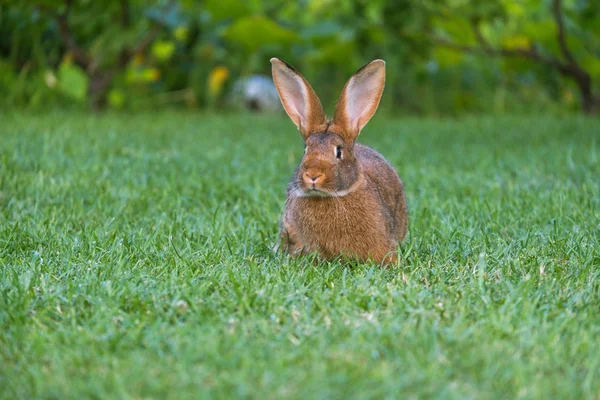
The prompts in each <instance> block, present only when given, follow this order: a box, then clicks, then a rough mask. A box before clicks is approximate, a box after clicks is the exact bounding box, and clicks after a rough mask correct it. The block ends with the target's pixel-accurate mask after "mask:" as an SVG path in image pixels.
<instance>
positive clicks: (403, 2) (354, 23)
mask: <svg viewBox="0 0 600 400" xmlns="http://www.w3.org/2000/svg"><path fill="white" fill-rule="evenodd" d="M275 56H276V57H279V58H282V59H284V60H286V61H287V62H289V63H290V64H292V65H293V66H295V67H296V68H297V69H298V70H299V71H301V72H302V73H303V74H304V75H305V76H306V77H307V78H308V80H309V81H310V82H311V84H312V85H313V87H314V88H315V90H316V91H317V93H318V94H319V96H320V97H321V99H322V101H323V103H324V105H325V107H326V110H327V111H328V112H329V113H331V108H332V104H333V102H334V101H335V100H336V98H337V96H338V94H339V92H340V91H341V88H342V87H343V84H344V82H345V81H346V80H347V79H348V78H349V76H350V75H351V74H352V73H353V72H354V71H356V69H358V68H359V67H361V66H362V65H363V64H365V63H367V62H369V61H370V60H372V59H375V58H383V59H385V60H386V62H387V74H388V75H387V86H386V95H385V96H384V102H383V103H382V108H383V110H385V111H387V112H391V111H392V110H393V112H394V113H395V114H418V115H427V116H436V115H461V114H473V113H495V114H498V113H515V112H518V113H529V112H547V113H572V112H584V113H595V112H597V111H598V109H599V108H600V106H599V104H600V90H599V86H600V84H599V83H598V82H599V81H600V1H598V0H521V1H517V0H498V1H497V0H395V1H391V0H390V1H385V0H335V1H334V0H300V1H287V0H286V1H284V0H273V1H264V0H248V1H238V0H204V1H190V0H163V1H138V0H113V1H100V0H39V1H23V0H21V1H8V2H6V1H5V2H3V3H1V5H0V93H1V96H0V106H1V107H2V108H4V109H10V108H11V107H13V108H19V109H29V110H33V111H36V110H47V109H52V108H62V109H65V108H66V109H82V110H111V109H112V110H126V111H143V110H155V109H165V108H180V109H197V110H202V109H208V110H221V111H226V110H230V109H239V108H245V109H249V110H252V111H257V112H265V113H268V112H280V110H281V107H280V105H279V100H278V98H277V95H276V92H274V88H273V86H272V83H271V79H270V67H271V65H270V63H269V59H270V58H271V57H275ZM383 110H382V111H383ZM385 111H384V112H385Z"/></svg>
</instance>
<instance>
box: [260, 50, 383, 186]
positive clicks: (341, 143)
mask: <svg viewBox="0 0 600 400" xmlns="http://www.w3.org/2000/svg"><path fill="white" fill-rule="evenodd" d="M271 64H272V65H273V80H274V81H275V86H276V87H277V91H278V92H279V97H280V98H281V103H282V104H283V108H284V109H285V111H286V112H287V114H288V115H289V117H290V118H291V119H292V121H293V122H294V124H296V126H297V127H298V130H299V131H300V134H301V135H302V138H303V139H304V144H305V152H304V157H302V161H301V163H300V166H299V167H298V169H297V171H296V179H295V182H294V189H295V190H296V192H297V193H296V194H297V195H298V196H302V197H313V196H315V197H330V196H344V195H346V194H348V193H350V192H351V191H352V190H353V188H354V187H355V186H356V185H358V184H360V182H361V181H362V177H363V171H362V167H361V165H360V163H359V162H358V160H357V159H356V157H355V155H354V143H355V141H356V138H357V137H358V135H359V134H360V131H361V129H362V128H363V127H364V126H365V125H366V123H367V122H368V121H369V120H370V119H371V117H372V116H373V114H375V111H376V110H377V106H378V105H379V100H380V99H381V95H382V93H383V87H384V85H385V62H384V61H382V60H375V61H372V62H371V63H369V64H367V65H365V66H364V67H362V68H361V69H360V70H358V72H356V73H355V74H354V75H353V76H352V77H351V78H350V80H349V81H348V82H347V83H346V86H345V87H344V90H343V91H342V94H341V96H340V99H339V100H338V103H337V106H336V110H335V114H334V118H333V120H327V119H326V118H325V114H324V113H323V107H322V106H321V102H320V101H319V98H318V97H317V95H316V93H315V91H314V90H313V88H312V87H311V86H310V84H309V83H308V82H307V81H306V79H305V78H304V77H303V76H302V75H300V74H299V73H298V72H297V71H296V70H294V68H292V67H291V66H289V65H288V64H286V63H285V62H283V61H281V60H279V59H277V58H273V59H271Z"/></svg>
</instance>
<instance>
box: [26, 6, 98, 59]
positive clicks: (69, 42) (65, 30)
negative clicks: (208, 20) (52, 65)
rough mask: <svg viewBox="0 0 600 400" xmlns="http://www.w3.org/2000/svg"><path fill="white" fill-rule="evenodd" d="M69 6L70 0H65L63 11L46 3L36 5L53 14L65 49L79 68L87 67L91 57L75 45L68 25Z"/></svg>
mask: <svg viewBox="0 0 600 400" xmlns="http://www.w3.org/2000/svg"><path fill="white" fill-rule="evenodd" d="M71 6H72V1H71V0H65V11H64V12H63V13H58V12H56V10H55V9H53V8H51V7H48V6H46V5H43V4H38V5H37V7H38V8H39V9H40V10H43V11H45V12H47V13H49V14H51V15H53V16H54V19H56V23H57V25H58V34H59V35H60V38H61V40H62V42H63V44H64V45H65V46H66V47H67V49H69V51H70V52H71V54H72V55H73V60H74V61H75V63H76V64H77V65H79V66H80V67H81V68H83V69H87V68H88V67H89V66H90V64H91V59H90V57H89V56H88V55H87V54H86V53H85V51H84V50H83V49H81V48H80V47H79V46H78V45H77V42H76V41H75V37H74V36H73V32H72V31H71V27H70V26H69V21H68V19H69V13H70V12H71Z"/></svg>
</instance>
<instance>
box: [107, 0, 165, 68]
mask: <svg viewBox="0 0 600 400" xmlns="http://www.w3.org/2000/svg"><path fill="white" fill-rule="evenodd" d="M174 5H175V0H169V3H168V4H167V5H166V6H165V8H163V11H162V16H163V17H164V16H166V15H167V13H168V12H169V11H170V10H171V8H172V7H173V6H174ZM161 28H162V25H161V24H160V23H157V22H155V23H153V24H152V27H151V28H150V31H149V32H148V34H146V36H144V37H143V38H142V39H141V40H140V42H139V43H138V44H137V46H135V47H134V49H133V50H130V49H124V50H123V51H122V52H121V55H120V57H119V62H118V64H119V67H124V66H126V65H127V64H128V63H129V61H131V59H132V58H133V56H135V55H136V54H140V53H143V52H144V51H145V50H146V48H147V47H148V46H149V45H150V43H152V42H153V41H154V39H156V36H158V34H159V33H160V29H161Z"/></svg>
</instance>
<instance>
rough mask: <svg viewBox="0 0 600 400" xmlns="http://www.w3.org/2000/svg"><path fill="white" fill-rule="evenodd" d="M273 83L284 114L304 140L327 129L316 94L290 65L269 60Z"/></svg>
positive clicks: (277, 60) (276, 59)
mask: <svg viewBox="0 0 600 400" xmlns="http://www.w3.org/2000/svg"><path fill="white" fill-rule="evenodd" d="M271 64H272V65H273V81H274V82H275V87H276V88H277V92H279V98H280V99H281V104H283V108H284V109H285V112H286V113H287V114H288V115H289V116H290V118H291V119H292V121H293V122H294V124H296V126H297V127H298V130H299V131H300V133H301V134H302V137H303V138H304V140H306V138H307V137H308V136H309V135H310V134H311V133H315V132H319V131H322V130H323V131H324V130H325V129H327V125H326V124H327V120H326V119H325V114H324V113H323V107H322V106H321V102H320V101H319V98H318V97H317V94H316V93H315V91H314V90H313V88H312V87H311V86H310V85H309V83H308V82H307V81H306V79H304V77H303V76H302V75H300V74H299V73H298V72H296V70H295V69H294V68H292V67H291V66H290V65H288V64H287V63H285V62H284V61H281V60H280V59H278V58H271Z"/></svg>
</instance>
